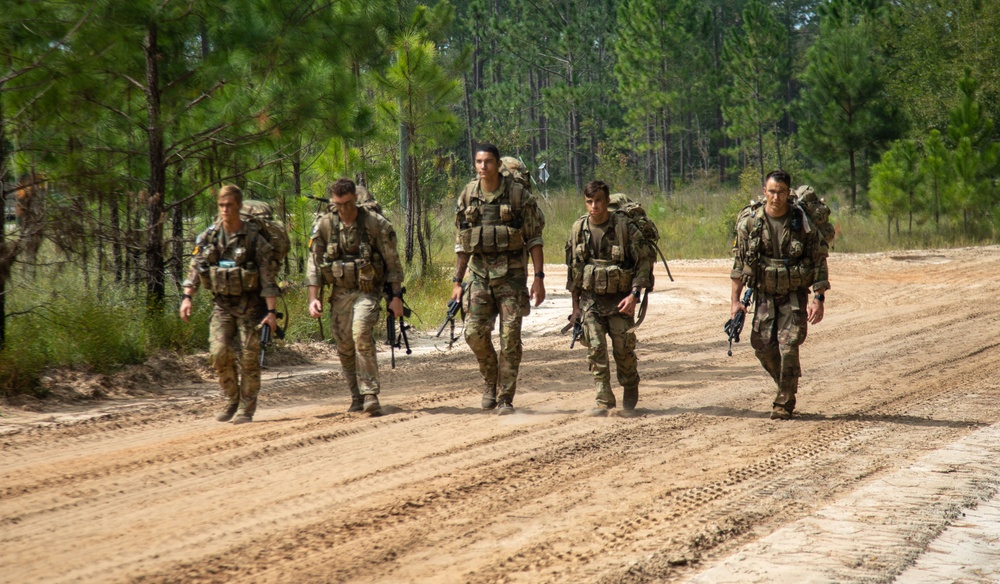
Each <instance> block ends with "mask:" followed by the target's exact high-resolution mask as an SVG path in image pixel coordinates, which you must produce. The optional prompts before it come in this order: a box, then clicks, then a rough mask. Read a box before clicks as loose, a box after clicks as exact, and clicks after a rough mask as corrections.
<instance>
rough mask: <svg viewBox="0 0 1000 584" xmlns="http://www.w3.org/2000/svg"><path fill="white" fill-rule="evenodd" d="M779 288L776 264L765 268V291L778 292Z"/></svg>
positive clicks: (769, 292)
mask: <svg viewBox="0 0 1000 584" xmlns="http://www.w3.org/2000/svg"><path fill="white" fill-rule="evenodd" d="M777 289H778V269H777V268H775V267H774V266H767V267H766V268H764V292H766V293H768V294H777V292H776V291H777Z"/></svg>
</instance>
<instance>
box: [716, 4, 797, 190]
mask: <svg viewBox="0 0 1000 584" xmlns="http://www.w3.org/2000/svg"><path fill="white" fill-rule="evenodd" d="M787 43H788V38H787V34H786V32H785V29H784V28H783V27H782V26H781V25H780V24H779V23H778V21H777V19H776V18H775V16H774V14H773V13H772V11H771V9H770V8H769V7H768V6H765V5H764V4H762V3H760V2H759V1H757V0H751V2H750V3H748V4H747V6H746V8H744V9H743V26H742V28H741V29H736V28H733V29H730V32H729V35H728V36H727V37H726V40H725V44H724V45H723V51H722V55H723V59H724V61H725V71H726V73H727V74H728V75H729V76H730V77H731V78H732V79H733V81H734V83H733V85H732V86H731V87H730V89H729V92H728V93H727V95H726V99H725V100H724V101H723V104H722V112H723V115H724V116H725V117H726V121H727V122H728V123H729V126H728V127H727V129H726V130H727V133H728V134H729V136H730V137H733V138H738V139H739V140H740V142H741V145H742V148H743V149H744V150H750V151H754V150H755V151H756V153H757V155H756V158H757V161H758V167H759V170H760V175H761V176H764V175H765V174H766V172H765V170H764V136H765V134H772V135H773V136H774V138H775V140H776V142H775V143H776V144H777V140H778V135H777V124H778V120H780V118H781V116H782V114H783V112H784V105H785V104H784V102H783V101H782V99H781V91H782V85H783V82H784V81H785V80H786V78H787V77H788V73H789V71H788V68H789V63H788V59H787V58H786V55H787V51H786V46H787ZM779 159H780V155H779Z"/></svg>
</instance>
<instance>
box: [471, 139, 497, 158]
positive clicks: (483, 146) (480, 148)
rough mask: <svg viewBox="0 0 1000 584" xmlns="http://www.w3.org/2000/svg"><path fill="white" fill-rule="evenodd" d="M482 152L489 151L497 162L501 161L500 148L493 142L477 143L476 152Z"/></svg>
mask: <svg viewBox="0 0 1000 584" xmlns="http://www.w3.org/2000/svg"><path fill="white" fill-rule="evenodd" d="M480 152H489V153H490V154H492V155H493V158H495V159H496V161H497V162H500V149H499V148H497V147H496V146H494V145H493V144H490V143H489V142H480V143H478V144H476V154H478V153H480Z"/></svg>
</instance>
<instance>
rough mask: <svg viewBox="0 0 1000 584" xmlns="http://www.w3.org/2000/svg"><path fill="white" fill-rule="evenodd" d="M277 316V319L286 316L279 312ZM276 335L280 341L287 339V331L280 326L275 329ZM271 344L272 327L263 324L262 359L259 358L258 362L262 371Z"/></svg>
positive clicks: (261, 334) (261, 338)
mask: <svg viewBox="0 0 1000 584" xmlns="http://www.w3.org/2000/svg"><path fill="white" fill-rule="evenodd" d="M275 316H276V317H277V318H282V317H283V316H285V315H284V314H282V313H280V312H279V313H277V314H275ZM286 324H287V323H286ZM274 334H275V336H277V337H278V338H279V339H283V338H285V329H283V328H281V327H280V326H279V327H277V328H276V329H274ZM270 344H271V327H270V326H268V325H267V324H262V325H260V357H258V358H257V361H258V362H259V363H260V367H261V369H263V368H264V354H265V352H266V351H267V346H268V345H270Z"/></svg>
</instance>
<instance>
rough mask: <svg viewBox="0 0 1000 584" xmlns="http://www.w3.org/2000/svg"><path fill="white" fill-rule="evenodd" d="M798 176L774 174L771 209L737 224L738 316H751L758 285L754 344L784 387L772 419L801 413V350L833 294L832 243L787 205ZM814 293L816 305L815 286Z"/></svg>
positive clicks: (762, 207)
mask: <svg viewBox="0 0 1000 584" xmlns="http://www.w3.org/2000/svg"><path fill="white" fill-rule="evenodd" d="M791 182H792V177H791V175H789V174H788V173H787V172H785V171H782V170H776V171H773V172H771V173H770V174H768V175H767V177H766V181H765V185H764V196H765V200H766V201H765V203H763V204H761V203H754V204H751V205H750V206H748V207H746V208H745V209H744V210H743V211H742V212H741V213H740V215H739V217H738V218H737V222H736V239H735V240H734V241H733V256H734V258H735V260H734V262H733V270H732V272H731V274H730V277H731V278H732V281H733V285H732V298H731V300H732V309H731V311H730V312H731V314H732V315H733V316H735V315H736V313H737V312H738V311H741V310H742V311H744V312H746V310H747V307H746V306H744V305H743V303H742V302H741V301H740V294H741V293H742V291H743V286H744V285H748V286H751V287H753V290H754V297H755V298H756V304H757V308H756V312H755V314H754V319H753V332H751V334H750V344H751V345H752V346H753V348H754V352H755V353H756V355H757V359H758V360H759V361H760V363H761V365H763V366H764V369H765V370H766V371H767V372H768V373H769V374H770V375H771V378H772V379H774V382H775V384H777V386H778V390H777V395H776V396H775V398H774V403H773V404H772V410H771V418H772V419H781V420H787V419H790V418H791V417H792V412H793V411H794V410H795V394H796V391H797V390H798V382H799V377H800V376H801V375H802V371H801V368H800V366H799V345H801V344H802V343H803V342H804V341H805V340H806V330H807V328H808V325H809V324H818V323H819V322H820V321H821V320H823V305H824V304H823V303H824V301H825V300H826V291H827V290H829V289H830V281H829V274H828V272H827V267H826V257H827V255H828V254H829V249H828V246H827V243H826V240H825V239H824V238H823V237H822V236H821V234H820V232H819V230H818V229H816V228H815V227H814V226H813V225H811V222H810V220H809V217H808V216H807V215H806V213H805V212H804V211H803V210H802V209H801V208H800V207H799V206H798V205H797V204H790V203H789V200H788V196H789V193H790V191H791ZM810 285H811V286H812V290H813V292H814V293H815V295H814V296H813V298H812V301H811V302H810V301H809V287H810Z"/></svg>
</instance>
